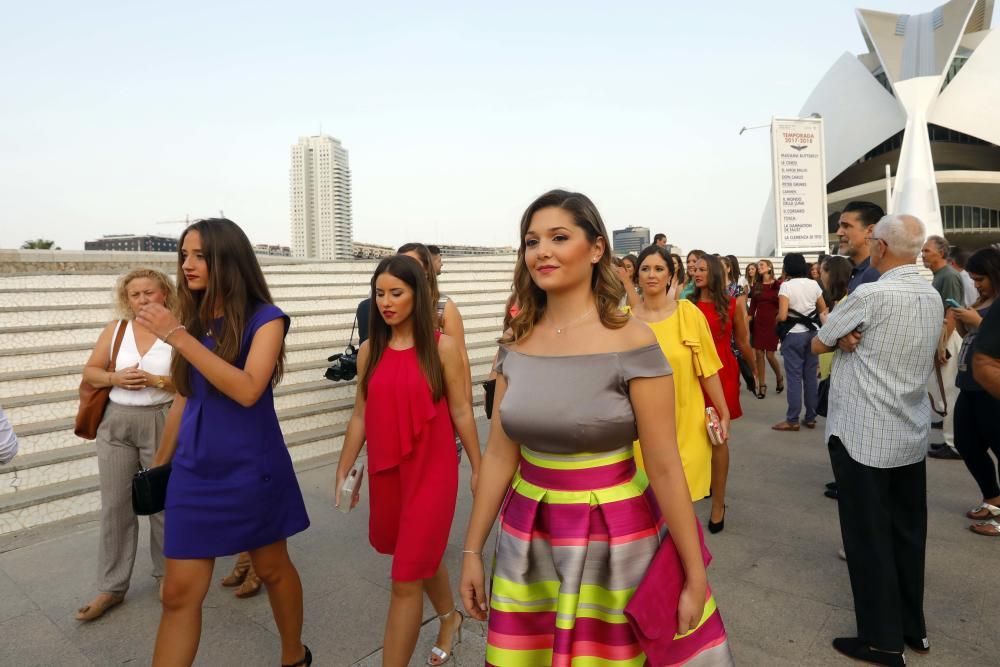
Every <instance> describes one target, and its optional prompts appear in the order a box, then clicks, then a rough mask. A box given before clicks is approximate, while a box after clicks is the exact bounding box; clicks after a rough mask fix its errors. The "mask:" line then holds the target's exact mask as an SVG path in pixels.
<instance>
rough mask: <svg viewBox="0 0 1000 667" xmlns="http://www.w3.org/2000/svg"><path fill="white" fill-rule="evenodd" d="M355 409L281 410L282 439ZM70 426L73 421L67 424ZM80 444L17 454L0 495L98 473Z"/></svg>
mask: <svg viewBox="0 0 1000 667" xmlns="http://www.w3.org/2000/svg"><path fill="white" fill-rule="evenodd" d="M482 393H483V391H482V387H480V386H478V385H477V386H476V387H474V388H473V394H472V396H473V400H474V401H476V400H477V399H479V398H480V397H481V395H482ZM353 410H354V397H353V395H352V396H349V397H346V398H341V399H339V400H332V401H326V402H322V403H313V404H311V405H304V406H300V407H293V408H288V409H285V410H280V411H279V413H278V418H279V423H280V425H281V432H282V435H283V436H285V438H286V439H287V438H292V437H293V436H295V435H296V434H298V433H302V432H307V431H315V430H318V429H330V428H333V427H336V426H341V425H344V424H347V422H348V421H350V419H351V414H352V412H353ZM68 426H69V427H70V428H72V421H70V422H69V423H68ZM78 442H80V443H81V444H77V445H73V446H70V447H61V448H59V449H55V450H48V451H41V452H35V453H19V454H18V456H17V458H15V459H14V461H13V462H12V463H11V464H9V465H7V466H4V467H3V468H2V469H0V470H2V472H0V496H2V495H4V494H9V493H17V492H18V491H22V490H30V489H35V488H39V487H42V486H46V485H49V484H58V483H60V482H66V481H69V480H72V479H76V478H79V477H87V476H90V475H96V474H97V452H96V449H95V445H94V443H93V442H88V441H84V440H78Z"/></svg>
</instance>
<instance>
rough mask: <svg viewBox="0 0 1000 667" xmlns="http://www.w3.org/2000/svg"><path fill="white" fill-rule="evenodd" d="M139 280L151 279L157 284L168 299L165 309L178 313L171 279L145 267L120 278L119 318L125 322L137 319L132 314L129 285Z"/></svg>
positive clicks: (116, 297) (117, 291)
mask: <svg viewBox="0 0 1000 667" xmlns="http://www.w3.org/2000/svg"><path fill="white" fill-rule="evenodd" d="M137 278H149V279H150V280H152V281H153V282H155V283H156V284H157V285H158V286H159V288H160V289H161V290H163V294H164V295H166V297H167V298H166V299H165V300H164V302H163V305H164V307H165V308H166V309H167V310H169V311H170V312H172V313H176V312H177V291H176V290H175V289H174V284H173V283H172V282H170V278H167V274H165V273H163V272H162V271H157V270H156V269H149V268H145V267H144V268H141V269H132V270H131V271H129V272H128V273H126V274H125V275H123V276H122V277H121V278H119V279H118V282H117V283H116V284H115V314H116V315H117V316H118V317H119V318H121V319H123V320H132V319H135V313H134V312H132V306H131V305H130V304H129V302H128V284H129V283H130V282H132V281H133V280H135V279H137Z"/></svg>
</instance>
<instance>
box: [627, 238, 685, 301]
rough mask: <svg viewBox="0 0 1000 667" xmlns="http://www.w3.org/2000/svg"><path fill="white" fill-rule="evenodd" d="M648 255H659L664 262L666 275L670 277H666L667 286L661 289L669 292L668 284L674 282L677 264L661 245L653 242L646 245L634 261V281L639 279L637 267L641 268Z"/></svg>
mask: <svg viewBox="0 0 1000 667" xmlns="http://www.w3.org/2000/svg"><path fill="white" fill-rule="evenodd" d="M650 255H659V257H660V259H662V260H663V261H664V263H666V265H667V275H668V276H670V277H669V278H668V279H667V286H666V287H665V288H664V290H663V291H664V292H669V291H670V286H671V285H673V284H674V278H676V274H677V265H676V264H674V256H673V255H671V254H670V253H669V252H667V251H666V249H665V248H664V247H663V246H658V245H656V244H655V243H654V244H653V245H651V246H646V247H645V249H643V251H642V252H640V253H639V258H638V259H637V260H636V261H635V279H636V282H638V281H639V269H640V268H642V263H643V262H645V261H646V259H647V258H649V256H650Z"/></svg>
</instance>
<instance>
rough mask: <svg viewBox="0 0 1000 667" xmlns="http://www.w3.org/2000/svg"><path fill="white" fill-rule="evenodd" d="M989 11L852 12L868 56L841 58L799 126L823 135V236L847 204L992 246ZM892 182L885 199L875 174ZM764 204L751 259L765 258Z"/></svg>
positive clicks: (998, 99)
mask: <svg viewBox="0 0 1000 667" xmlns="http://www.w3.org/2000/svg"><path fill="white" fill-rule="evenodd" d="M993 13H994V0H951V2H948V3H946V4H944V5H941V6H940V7H938V8H936V9H934V10H932V11H929V12H926V13H923V14H890V13H886V12H879V11H873V10H868V9H858V10H857V19H858V24H859V25H860V28H861V33H862V35H863V36H864V39H865V43H866V44H867V46H868V52H867V53H863V54H861V55H853V54H850V53H844V55H842V56H841V57H840V58H839V59H838V60H837V61H836V62H835V63H834V64H833V66H832V67H831V68H830V70H829V71H828V72H827V73H826V75H825V76H824V77H823V78H822V80H820V82H819V84H818V85H817V86H816V89H815V90H814V91H813V92H812V94H811V95H810V96H809V98H808V99H807V100H806V102H805V104H804V105H803V106H802V109H801V111H800V112H799V115H800V116H802V117H806V116H810V115H812V114H819V115H820V116H822V118H823V123H824V132H825V135H826V141H825V144H826V174H827V209H828V211H827V212H828V214H830V216H831V231H832V225H833V224H835V223H834V222H833V221H835V219H836V216H838V215H839V212H840V210H841V209H843V207H844V206H845V205H846V204H847V203H848V202H851V201H856V200H865V201H872V202H875V203H877V204H879V205H881V206H883V207H884V208H886V210H891V211H892V212H895V213H910V214H913V215H916V216H917V217H919V218H920V219H922V220H923V221H924V222H925V223H926V224H927V228H928V233H931V234H934V233H937V234H940V233H942V231H943V232H944V233H945V234H946V235H947V236H948V239H949V241H951V243H953V244H955V245H959V246H962V247H964V248H966V249H974V248H977V247H979V246H982V245H984V244H986V243H988V242H995V241H997V240H1000V31H996V30H991V29H990V28H991V25H992V19H993ZM886 165H888V166H889V168H890V170H891V174H892V179H891V186H892V189H891V197H887V194H886V178H885V168H886ZM774 217H775V213H774V200H773V195H772V197H771V199H769V201H768V203H767V206H766V207H765V210H764V215H763V217H762V219H761V226H760V231H759V232H758V235H757V252H758V253H759V254H761V255H762V256H763V255H769V254H771V253H773V252H774V249H775V222H774Z"/></svg>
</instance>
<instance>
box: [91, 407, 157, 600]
mask: <svg viewBox="0 0 1000 667" xmlns="http://www.w3.org/2000/svg"><path fill="white" fill-rule="evenodd" d="M169 409H170V404H169V403H165V404H163V405H150V406H133V405H119V404H117V403H114V402H111V401H109V402H108V408H107V411H106V412H105V413H104V419H103V420H102V421H101V425H100V426H99V427H98V429H97V467H98V473H99V476H100V484H101V537H100V546H99V549H98V558H97V590H99V591H101V592H102V593H114V594H116V595H124V594H125V592H126V591H127V590H128V586H129V581H130V580H131V578H132V567H133V566H134V565H135V552H136V549H137V547H138V545H139V518H138V517H137V516H136V515H135V512H133V511H132V477H133V475H135V473H136V472H137V471H138V470H139V464H140V463H141V464H142V467H144V468H148V467H149V466H150V465H152V463H153V456H154V455H155V454H156V448H157V447H159V444H160V436H161V435H162V434H163V425H164V423H165V422H166V419H167V411H168V410H169ZM149 555H150V557H152V559H153V576H154V577H162V576H163V512H160V513H159V514H154V515H153V516H151V517H149Z"/></svg>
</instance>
